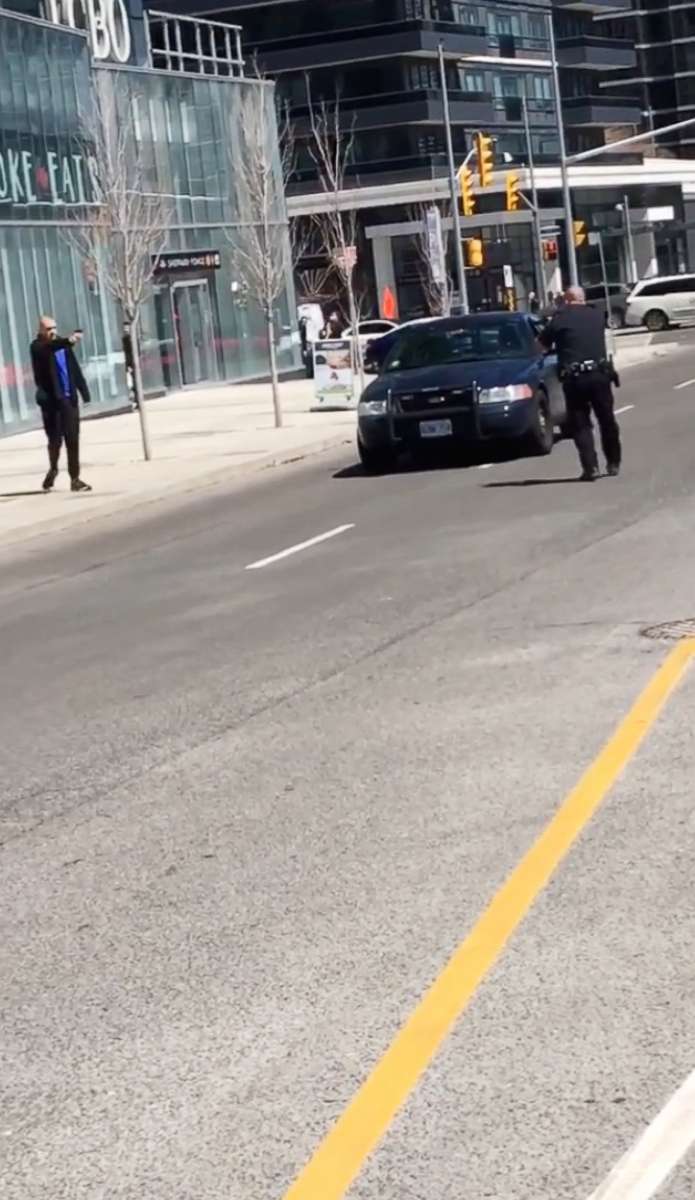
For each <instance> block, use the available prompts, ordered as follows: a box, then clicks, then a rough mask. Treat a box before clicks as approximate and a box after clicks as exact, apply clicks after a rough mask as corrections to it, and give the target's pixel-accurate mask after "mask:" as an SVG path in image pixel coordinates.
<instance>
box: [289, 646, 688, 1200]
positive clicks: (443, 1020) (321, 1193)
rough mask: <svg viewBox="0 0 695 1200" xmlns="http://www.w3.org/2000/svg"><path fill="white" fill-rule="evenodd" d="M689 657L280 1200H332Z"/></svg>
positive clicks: (599, 764)
mask: <svg viewBox="0 0 695 1200" xmlns="http://www.w3.org/2000/svg"><path fill="white" fill-rule="evenodd" d="M693 657H695V639H689V640H687V641H683V642H680V643H679V644H678V645H677V646H676V647H675V648H674V649H673V650H672V651H671V653H670V654H669V656H668V658H667V659H666V660H665V662H664V663H663V664H662V666H661V667H660V668H659V670H658V671H657V672H656V674H655V675H654V676H653V677H652V679H651V681H650V682H649V684H648V685H647V687H646V688H645V689H644V691H643V692H642V694H641V696H640V697H639V699H638V700H637V701H636V702H635V704H634V706H633V707H632V709H631V710H630V712H629V713H628V714H627V716H626V717H625V719H624V720H623V721H622V723H621V724H620V725H619V726H618V728H617V729H616V731H615V733H614V734H613V736H612V738H611V739H610V741H609V742H607V743H606V745H605V746H604V748H603V750H602V751H601V753H600V754H599V756H598V758H596V759H595V760H594V762H593V763H592V764H591V766H590V767H589V769H588V770H587V772H586V774H585V775H584V776H583V777H582V779H581V780H580V781H579V783H578V784H577V786H576V787H575V788H574V789H573V791H571V792H570V794H569V796H568V797H567V798H566V800H565V802H564V804H563V805H562V807H561V808H560V809H559V810H558V812H557V813H556V814H555V816H554V817H553V819H552V820H551V822H550V824H549V825H547V826H546V828H545V829H544V831H543V833H542V834H541V835H540V837H539V838H538V841H537V842H536V843H535V844H534V845H533V846H532V847H531V849H530V850H529V851H528V853H527V854H526V855H525V857H524V858H523V859H522V860H521V862H520V863H519V865H518V866H517V867H516V868H515V869H514V871H513V872H512V874H511V875H510V876H509V877H508V879H507V880H506V882H505V883H504V884H503V885H502V887H501V888H500V890H499V891H498V892H497V894H496V895H495V897H494V898H493V900H492V902H491V903H490V905H489V907H488V908H487V909H486V910H485V912H484V913H483V914H482V916H481V917H480V918H479V920H478V922H477V924H476V925H475V926H474V927H473V929H472V930H471V932H470V933H469V934H468V937H467V938H466V939H465V941H464V942H462V943H461V945H460V946H459V948H458V949H457V950H456V951H455V952H454V954H453V956H452V957H451V958H450V959H449V962H448V963H447V965H446V966H445V967H444V969H443V971H442V973H441V975H439V977H438V978H437V979H436V980H435V982H434V983H433V984H432V986H431V987H430V989H429V991H428V992H427V993H426V994H425V996H424V997H423V999H422V1000H421V1001H420V1003H419V1004H418V1006H417V1008H416V1009H415V1011H414V1012H413V1013H412V1015H411V1016H410V1017H409V1019H408V1021H407V1022H406V1024H405V1025H404V1026H403V1027H402V1029H401V1030H400V1032H399V1033H398V1034H397V1035H396V1037H395V1039H394V1041H393V1042H392V1043H391V1045H390V1046H389V1048H388V1050H387V1051H386V1053H385V1054H384V1056H383V1057H382V1058H381V1059H380V1061H379V1062H378V1063H377V1065H376V1067H375V1068H374V1070H373V1071H372V1073H371V1075H369V1077H368V1078H367V1079H366V1081H365V1082H364V1083H363V1085H362V1087H361V1088H360V1090H359V1092H358V1093H357V1095H356V1096H355V1097H354V1099H353V1100H352V1101H351V1103H350V1104H349V1105H348V1107H347V1108H346V1109H345V1111H344V1113H343V1114H342V1116H341V1117H339V1119H338V1121H337V1122H336V1124H335V1125H334V1126H333V1128H332V1129H331V1130H330V1132H329V1133H328V1134H327V1135H326V1137H325V1138H324V1139H323V1141H322V1142H321V1144H320V1145H319V1147H318V1149H317V1150H316V1151H315V1153H314V1155H313V1157H312V1158H311V1159H310V1160H309V1162H308V1163H307V1165H306V1167H305V1168H304V1170H303V1171H302V1172H301V1174H300V1175H299V1176H298V1178H297V1179H296V1180H295V1182H294V1183H293V1184H292V1186H291V1187H290V1189H289V1191H288V1192H287V1193H286V1195H285V1200H340V1197H342V1196H344V1195H345V1192H346V1191H347V1189H348V1188H349V1187H350V1184H351V1183H352V1182H353V1180H354V1179H355V1177H356V1176H357V1175H358V1174H359V1172H360V1170H361V1169H362V1167H363V1165H364V1163H365V1160H366V1159H367V1158H368V1156H369V1155H370V1154H371V1152H372V1151H373V1150H374V1149H375V1147H376V1146H377V1145H378V1144H379V1142H380V1141H381V1139H382V1137H383V1136H384V1134H385V1132H386V1130H387V1129H388V1127H389V1125H390V1124H391V1122H392V1120H393V1118H394V1116H395V1115H396V1113H397V1112H398V1110H399V1108H400V1107H401V1105H402V1104H403V1103H404V1101H405V1100H406V1099H407V1097H408V1095H409V1094H410V1092H411V1091H412V1090H413V1088H414V1087H415V1085H416V1083H417V1081H418V1079H419V1078H420V1076H421V1075H422V1073H423V1071H424V1070H425V1069H426V1068H427V1066H428V1065H429V1063H430V1062H431V1060H432V1058H433V1057H434V1055H435V1053H436V1052H437V1050H438V1049H439V1047H440V1045H441V1043H442V1042H443V1040H444V1038H445V1037H446V1036H447V1034H448V1033H449V1031H450V1030H451V1028H452V1026H453V1025H454V1023H455V1022H456V1020H457V1019H458V1018H459V1017H460V1016H461V1013H462V1012H463V1011H464V1010H465V1008H466V1007H467V1005H468V1003H469V1002H470V1000H471V999H472V997H473V996H474V994H475V992H476V990H477V988H478V986H479V984H480V983H481V982H482V980H483V979H484V978H485V976H486V975H487V973H488V971H489V970H490V969H491V967H492V966H494V964H495V962H496V961H497V959H498V958H499V956H500V954H501V953H502V950H503V949H504V947H505V945H506V943H507V942H508V941H509V938H510V937H511V936H512V934H513V933H514V932H515V930H516V928H517V926H518V925H519V924H520V923H521V921H522V920H523V918H524V917H525V915H526V913H527V912H528V911H529V909H530V908H531V906H532V904H533V903H534V901H535V900H536V898H537V896H538V895H539V894H540V892H541V891H542V890H543V888H544V887H545V885H546V884H547V883H548V881H549V879H550V878H551V876H552V875H553V873H554V872H555V870H556V868H557V867H558V866H559V864H560V863H561V862H562V860H563V858H564V857H565V855H566V854H567V852H568V851H569V849H570V847H571V846H572V844H573V842H574V841H575V840H576V839H577V837H578V836H579V834H580V833H581V832H582V830H583V829H584V827H585V825H586V824H587V822H588V821H590V820H591V817H592V816H593V814H594V813H595V812H596V810H597V808H598V807H599V805H600V804H601V802H602V801H603V799H604V798H605V796H606V794H607V793H608V791H609V790H610V788H611V787H612V785H613V784H614V783H615V781H616V779H617V778H618V776H619V775H620V773H621V772H622V770H623V769H624V767H625V766H626V764H627V763H628V762H629V761H630V759H631V758H632V756H633V755H634V754H635V752H636V750H637V749H638V748H639V746H640V743H641V742H642V740H643V738H644V737H645V736H646V734H647V733H648V732H649V730H650V729H651V727H652V725H653V724H654V722H655V721H656V719H657V717H658V716H659V713H660V712H661V710H662V709H663V707H664V705H665V704H666V701H667V700H668V698H669V696H670V695H671V693H672V692H673V690H674V688H675V687H676V686H677V685H678V683H679V682H680V680H681V678H682V676H683V674H684V672H685V670H686V668H687V666H688V664H689V662H690V661H691V660H692V658H693Z"/></svg>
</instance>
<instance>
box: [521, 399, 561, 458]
mask: <svg viewBox="0 0 695 1200" xmlns="http://www.w3.org/2000/svg"><path fill="white" fill-rule="evenodd" d="M554 444H555V430H554V428H553V421H552V417H551V416H550V408H549V405H548V397H547V396H546V395H545V394H544V393H543V392H539V393H538V395H537V396H536V411H535V414H534V419H533V426H532V429H531V432H530V433H529V435H528V438H527V445H528V452H529V454H550V452H551V450H552V448H553V446H554Z"/></svg>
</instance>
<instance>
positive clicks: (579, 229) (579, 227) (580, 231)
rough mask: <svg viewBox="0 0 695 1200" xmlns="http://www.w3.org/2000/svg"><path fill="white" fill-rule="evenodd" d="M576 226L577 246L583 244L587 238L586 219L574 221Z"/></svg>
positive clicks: (575, 237) (573, 223)
mask: <svg viewBox="0 0 695 1200" xmlns="http://www.w3.org/2000/svg"><path fill="white" fill-rule="evenodd" d="M572 226H573V228H574V244H575V246H583V245H584V243H585V241H586V239H587V232H586V221H573V222H572Z"/></svg>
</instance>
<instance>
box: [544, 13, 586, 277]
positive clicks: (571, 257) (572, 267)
mask: <svg viewBox="0 0 695 1200" xmlns="http://www.w3.org/2000/svg"><path fill="white" fill-rule="evenodd" d="M547 22H548V33H549V37H550V62H551V66H552V71H553V94H554V97H555V116H556V119H557V137H558V144H559V147H560V177H561V179H562V203H563V207H564V210H565V242H566V244H567V264H568V266H569V272H570V283H571V284H572V286H573V287H576V286H577V284H578V283H579V272H578V270H577V251H576V248H575V245H574V226H573V224H572V193H571V191H570V178H569V168H568V165H567V149H566V147H565V130H564V126H563V124H562V98H561V96H560V72H559V70H558V64H557V49H556V46H555V30H554V29H553V14H552V12H549V13H548V16H547Z"/></svg>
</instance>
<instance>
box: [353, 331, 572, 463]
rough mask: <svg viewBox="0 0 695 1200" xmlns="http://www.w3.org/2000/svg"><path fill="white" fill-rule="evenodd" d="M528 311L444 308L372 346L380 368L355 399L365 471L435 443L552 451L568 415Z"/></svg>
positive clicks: (552, 367)
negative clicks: (446, 312) (462, 312)
mask: <svg viewBox="0 0 695 1200" xmlns="http://www.w3.org/2000/svg"><path fill="white" fill-rule="evenodd" d="M537 327H538V322H537V319H534V318H533V317H530V316H528V315H526V314H524V313H479V314H475V315H472V316H461V317H442V318H439V319H436V320H432V321H427V322H425V323H422V324H413V325H410V326H406V327H404V328H403V329H400V330H398V331H396V332H395V333H390V334H388V335H387V337H386V338H384V339H382V341H383V343H384V346H383V347H380V343H379V342H375V343H373V344H372V345H371V347H370V350H369V355H368V357H369V359H370V361H371V363H372V364H373V365H374V366H376V368H377V369H378V371H379V374H378V376H377V378H376V379H374V380H373V381H372V382H371V383H370V384H369V386H368V387H367V388H366V389H365V391H364V392H363V394H362V398H361V400H360V403H359V407H358V424H357V448H358V451H359V455H360V459H361V461H362V463H363V465H364V467H365V469H366V470H368V471H374V472H379V471H385V470H388V469H389V468H390V467H391V466H393V465H394V463H395V461H396V459H397V457H398V456H399V454H401V453H402V452H405V451H411V452H417V451H418V450H422V449H424V448H426V447H428V446H430V447H431V446H432V445H435V444H439V445H453V444H455V443H463V444H466V445H468V446H472V445H476V444H480V443H484V442H485V441H492V440H494V441H499V440H502V439H505V440H506V439H514V440H515V441H516V442H517V443H519V444H520V445H521V446H522V447H523V449H524V450H525V451H526V452H527V453H529V454H550V451H551V450H552V448H553V444H554V441H555V429H556V428H560V427H562V425H563V423H564V422H565V419H566V411H565V400H564V395H563V391H562V386H561V384H560V380H559V378H558V374H557V360H556V358H555V356H554V355H552V354H546V353H543V351H542V350H541V347H540V346H539V344H538V342H537V340H536V331H537Z"/></svg>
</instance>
